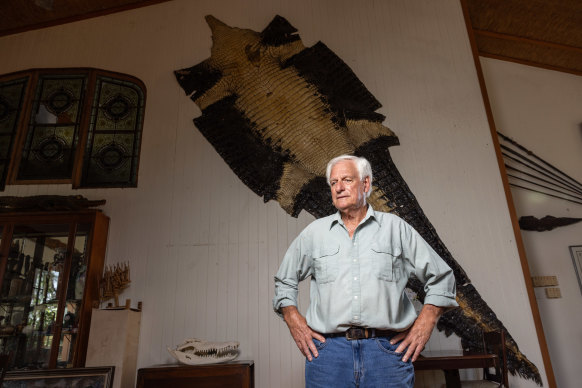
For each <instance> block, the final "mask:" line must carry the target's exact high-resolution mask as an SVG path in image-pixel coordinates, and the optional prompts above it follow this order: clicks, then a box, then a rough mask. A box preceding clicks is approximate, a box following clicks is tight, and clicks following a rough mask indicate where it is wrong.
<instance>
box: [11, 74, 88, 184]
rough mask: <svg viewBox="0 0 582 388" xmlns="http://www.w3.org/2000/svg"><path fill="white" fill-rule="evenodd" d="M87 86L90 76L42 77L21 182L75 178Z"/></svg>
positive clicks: (22, 165)
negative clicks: (75, 163)
mask: <svg viewBox="0 0 582 388" xmlns="http://www.w3.org/2000/svg"><path fill="white" fill-rule="evenodd" d="M86 83H87V75H86V74H82V75H41V76H40V77H39V80H38V83H37V87H36V93H35V96H34V100H33V102H32V113H31V117H30V121H29V124H28V131H27V134H26V142H25V144H24V147H23V150H22V158H21V160H20V167H19V171H18V178H17V179H18V180H37V179H44V180H50V179H70V178H71V175H72V171H73V166H74V162H75V153H76V150H77V144H78V141H79V125H80V121H81V113H82V110H83V106H82V103H83V96H84V94H85V88H86Z"/></svg>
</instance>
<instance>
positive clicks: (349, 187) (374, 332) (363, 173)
mask: <svg viewBox="0 0 582 388" xmlns="http://www.w3.org/2000/svg"><path fill="white" fill-rule="evenodd" d="M327 181H328V183H329V185H330V187H331V196H332V200H333V204H334V206H335V207H336V208H337V209H338V212H337V213H336V214H334V215H331V216H328V217H325V218H321V219H318V220H315V221H314V222H312V223H311V224H310V225H309V226H307V228H305V229H304V230H303V231H302V232H301V234H300V235H299V236H298V237H297V238H296V239H295V240H294V241H293V243H292V244H291V246H290V247H289V249H288V251H287V253H286V254H285V257H284V259H283V262H282V263H281V267H280V268H279V272H278V273H277V275H276V276H275V297H274V299H273V307H274V309H275V311H276V312H277V313H278V314H279V315H280V316H282V317H283V319H284V320H285V322H286V323H287V325H288V327H289V331H290V332H291V336H292V337H293V339H294V340H295V343H296V344H297V347H298V348H299V350H300V351H301V353H303V355H305V357H306V364H305V381H306V386H307V387H321V388H324V387H325V388H329V387H334V388H335V387H413V386H414V367H413V365H412V362H413V361H414V360H416V358H417V357H418V355H419V354H420V352H421V351H422V349H423V348H424V345H425V344H426V342H427V341H428V340H429V338H430V335H431V333H432V330H433V328H434V326H435V324H436V322H437V320H438V318H439V316H440V315H441V314H442V312H443V311H444V310H446V309H449V308H453V307H456V306H457V303H456V301H455V279H454V276H453V273H452V270H451V269H450V268H449V267H448V266H447V264H446V263H445V262H444V261H443V260H442V259H441V258H440V257H439V256H438V255H437V253H436V252H435V251H434V250H433V249H432V248H431V247H430V246H429V245H428V244H427V243H426V241H424V240H423V239H422V237H421V236H420V235H419V234H418V233H417V232H416V231H415V230H414V229H413V228H412V227H411V226H410V225H409V224H407V223H406V222H405V221H404V220H402V219H400V218H399V217H397V216H395V215H393V214H389V213H383V212H379V211H374V209H372V207H371V206H369V205H368V204H367V203H366V198H367V197H368V196H369V195H370V192H371V190H372V168H371V166H370V163H369V162H368V161H367V160H366V159H364V158H359V157H355V156H350V155H342V156H339V157H337V158H334V159H332V160H331V161H330V162H329V163H328V165H327ZM309 276H311V285H310V304H309V308H308V310H307V314H306V317H305V318H304V317H303V316H302V315H301V314H300V313H299V311H298V310H297V292H298V283H299V282H300V281H302V280H304V279H306V278H307V277H309ZM410 276H415V277H416V278H418V279H419V280H420V281H421V282H423V283H424V284H425V291H426V297H425V299H424V306H423V308H422V310H421V311H420V314H419V315H418V317H417V315H416V311H415V309H414V306H413V305H412V303H411V302H410V300H409V299H408V297H407V296H406V294H405V293H404V289H405V287H406V283H407V280H408V278H409V277H410Z"/></svg>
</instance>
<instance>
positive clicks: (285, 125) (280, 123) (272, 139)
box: [175, 16, 541, 385]
mask: <svg viewBox="0 0 582 388" xmlns="http://www.w3.org/2000/svg"><path fill="white" fill-rule="evenodd" d="M206 20H207V22H208V24H209V25H210V28H211V29H212V39H213V46H212V54H211V56H210V58H208V59H207V60H205V61H203V62H201V63H199V64H198V65H196V66H193V67H191V68H188V69H182V70H177V71H176V72H175V75H176V78H177V80H178V82H179V83H180V85H181V86H182V88H183V89H184V91H185V92H186V94H187V95H191V98H192V100H193V101H194V102H195V103H196V104H197V105H198V106H199V107H200V109H201V110H202V115H201V116H200V117H198V118H196V119H194V123H195V124H196V126H197V127H198V129H199V130H200V131H201V132H202V134H203V135H204V136H205V137H206V139H208V141H209V142H210V143H211V144H212V145H213V146H214V148H215V149H216V150H217V151H218V153H219V154H220V155H221V156H222V158H223V159H224V160H225V161H226V163H228V165H229V166H230V168H231V169H232V170H233V171H234V172H235V173H236V174H237V175H238V176H239V178H240V179H241V180H242V181H243V182H244V183H245V184H246V185H247V186H248V187H249V188H250V189H251V190H253V191H254V192H255V193H256V194H258V195H259V196H262V197H263V198H264V200H265V202H266V201H268V200H270V199H275V200H277V201H278V202H279V203H280V205H281V207H282V208H283V209H285V211H286V212H287V213H289V214H290V215H292V216H297V215H298V214H299V212H300V211H301V210H302V209H304V210H306V211H308V212H309V213H311V214H313V215H314V216H315V217H323V216H326V215H329V214H331V213H333V212H334V211H335V209H334V207H333V205H332V201H331V195H330V192H329V187H328V186H327V184H326V181H325V168H326V164H327V162H328V161H329V160H330V159H331V158H333V157H335V156H338V155H341V154H355V155H359V156H364V157H366V158H367V159H368V160H369V161H370V163H371V164H372V167H373V174H374V180H375V182H374V191H373V192H372V195H371V197H370V199H369V202H370V203H371V204H372V205H373V207H374V208H375V209H377V210H382V211H387V212H393V213H395V214H397V215H398V216H400V217H402V218H403V219H405V220H406V221H407V222H408V223H410V224H411V225H412V226H413V227H414V228H415V229H416V230H418V232H419V233H420V234H421V235H422V236H423V237H424V238H425V239H426V240H427V241H428V242H429V244H431V246H432V247H433V248H434V249H435V250H436V251H437V252H438V253H439V254H440V255H441V257H443V259H444V260H445V261H446V262H447V263H448V264H449V265H450V266H451V268H452V269H453V270H454V273H455V277H456V280H457V301H458V302H459V305H460V306H461V308H460V309H456V310H452V311H450V312H448V313H446V314H444V315H443V316H442V317H441V319H440V320H439V323H438V326H437V327H438V329H439V330H441V331H444V332H445V334H446V335H450V334H452V333H455V334H457V335H458V336H459V337H460V338H461V339H462V345H463V347H464V348H465V349H471V350H477V349H480V338H481V332H482V331H483V330H484V331H491V330H504V331H505V332H506V333H507V330H506V329H505V327H504V326H503V324H502V323H501V322H500V321H499V320H498V319H497V317H496V315H495V313H494V312H493V311H492V310H491V309H490V308H489V306H487V304H486V303H485V302H484V301H483V299H482V298H481V296H480V295H479V293H478V292H477V290H476V289H475V288H474V287H473V285H472V284H471V281H470V280H469V278H468V276H467V274H466V273H465V271H464V270H463V269H462V268H461V267H460V266H459V264H458V263H457V262H456V261H455V259H454V258H453V257H452V256H451V254H450V252H449V251H448V249H447V248H446V247H445V245H444V243H443V242H442V241H441V239H440V238H439V236H438V235H437V233H436V231H435V229H434V227H433V226H432V225H431V223H430V222H429V220H428V219H427V218H426V216H425V215H424V213H423V211H422V209H421V208H420V206H419V204H418V202H417V201H416V198H415V197H414V195H413V194H412V192H411V191H410V189H409V188H408V186H407V185H406V182H404V179H403V178H402V177H401V176H400V173H399V172H398V170H397V169H396V166H395V165H394V163H393V162H392V159H391V157H390V153H389V151H388V147H390V146H393V145H398V144H399V142H398V138H397V137H396V135H395V134H394V133H393V132H392V131H391V130H390V129H388V128H386V127H384V126H383V125H382V122H383V121H384V118H385V117H384V116H382V115H381V114H379V113H376V112H375V111H376V110H377V109H378V108H380V106H381V105H380V103H379V102H378V101H377V100H376V98H375V97H374V96H373V95H372V94H371V93H370V92H369V91H368V90H367V89H366V88H365V86H364V85H363V84H362V83H361V82H360V81H359V80H358V78H357V77H356V75H355V74H354V73H353V72H352V70H351V69H350V68H349V67H348V66H347V65H346V64H345V63H344V62H343V61H342V60H341V59H340V58H338V57H337V56H336V55H335V54H334V53H333V52H332V51H331V50H330V49H329V48H327V47H326V46H325V45H324V44H323V43H321V42H319V43H317V44H315V45H314V46H313V47H304V46H303V44H302V43H301V40H300V38H299V36H298V35H297V34H295V32H296V31H297V30H296V29H295V28H294V27H293V26H291V25H290V24H289V23H288V22H287V20H285V19H284V18H282V17H280V16H276V17H275V18H274V19H273V21H272V22H271V23H270V24H269V25H268V26H267V28H265V30H264V31H263V32H261V33H257V32H254V31H251V30H245V29H239V28H232V27H229V26H227V25H226V24H224V23H222V22H221V21H219V20H217V19H215V18H214V17H212V16H207V17H206ZM409 287H410V288H411V289H412V290H413V291H414V292H416V293H417V295H418V297H419V298H420V300H422V299H423V298H424V292H423V287H422V285H421V284H420V283H419V282H418V281H411V282H409ZM506 337H507V342H506V347H507V350H508V368H509V370H510V371H511V373H512V374H516V373H517V374H519V375H520V376H522V377H524V378H529V379H532V380H534V381H535V382H536V383H538V384H539V385H541V379H540V375H539V372H538V370H537V368H536V366H535V365H534V364H532V363H531V362H530V361H529V360H528V359H527V358H526V357H525V356H524V355H523V354H522V353H521V352H520V351H519V348H518V346H517V344H516V343H515V341H514V340H513V338H512V337H511V335H509V333H507V334H506Z"/></svg>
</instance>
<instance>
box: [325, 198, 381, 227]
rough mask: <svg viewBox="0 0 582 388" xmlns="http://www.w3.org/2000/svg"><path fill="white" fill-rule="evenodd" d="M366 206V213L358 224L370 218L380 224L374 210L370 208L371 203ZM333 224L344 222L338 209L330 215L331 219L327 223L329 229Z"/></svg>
mask: <svg viewBox="0 0 582 388" xmlns="http://www.w3.org/2000/svg"><path fill="white" fill-rule="evenodd" d="M367 206H368V210H367V211H366V215H365V216H364V219H363V220H362V222H360V224H364V223H366V222H367V221H368V219H372V220H374V221H376V222H377V223H378V224H380V221H379V219H378V217H376V211H375V210H374V208H372V205H370V204H367ZM335 224H340V225H343V224H344V222H343V220H342V216H341V214H340V212H339V210H338V211H337V212H335V214H334V215H333V217H331V220H330V223H329V228H330V229H331V228H332V227H333V226H334V225H335Z"/></svg>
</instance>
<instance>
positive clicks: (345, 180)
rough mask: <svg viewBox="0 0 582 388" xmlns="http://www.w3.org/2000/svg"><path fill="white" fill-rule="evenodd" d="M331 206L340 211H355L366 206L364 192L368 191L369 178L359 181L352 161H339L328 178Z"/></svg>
mask: <svg viewBox="0 0 582 388" xmlns="http://www.w3.org/2000/svg"><path fill="white" fill-rule="evenodd" d="M329 183H330V186H331V198H332V200H333V205H334V206H335V207H336V208H337V209H338V210H339V211H340V212H342V213H343V212H345V211H348V210H356V209H359V208H361V207H363V206H365V205H366V192H368V190H370V178H369V177H365V178H364V180H360V175H359V174H358V169H357V168H356V164H355V163H354V161H352V160H342V161H339V162H337V163H336V164H335V166H333V168H332V169H331V174H330V176H329Z"/></svg>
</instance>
